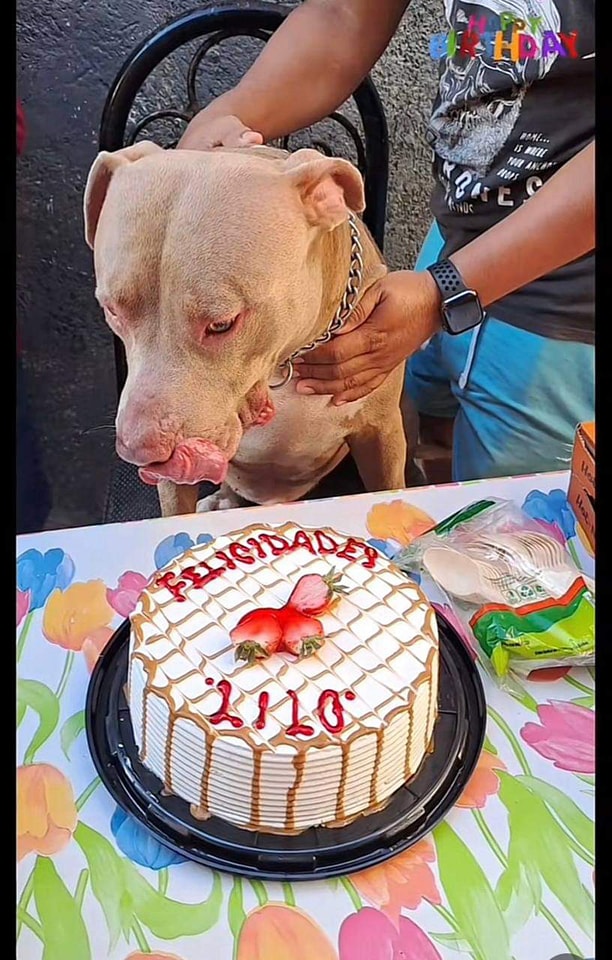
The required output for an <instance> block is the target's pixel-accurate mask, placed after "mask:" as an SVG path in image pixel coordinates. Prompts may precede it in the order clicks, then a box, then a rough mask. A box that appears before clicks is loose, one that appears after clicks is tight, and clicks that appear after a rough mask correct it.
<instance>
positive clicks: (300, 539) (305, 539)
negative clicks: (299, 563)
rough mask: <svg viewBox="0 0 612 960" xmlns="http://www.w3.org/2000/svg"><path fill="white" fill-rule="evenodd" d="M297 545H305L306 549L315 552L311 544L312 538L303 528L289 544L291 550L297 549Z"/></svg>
mask: <svg viewBox="0 0 612 960" xmlns="http://www.w3.org/2000/svg"><path fill="white" fill-rule="evenodd" d="M298 547H305V548H306V550H310V552H311V553H316V550H315V548H314V547H313V545H312V540H311V539H310V537H309V536H308V534H307V533H306V531H305V530H299V531H298V532H297V533H296V535H295V537H294V540H293V543H292V544H291V549H292V550H297V548H298Z"/></svg>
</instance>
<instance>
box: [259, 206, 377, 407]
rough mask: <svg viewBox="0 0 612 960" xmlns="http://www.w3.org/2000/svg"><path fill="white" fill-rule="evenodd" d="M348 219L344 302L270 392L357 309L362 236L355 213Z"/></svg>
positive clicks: (298, 352)
mask: <svg viewBox="0 0 612 960" xmlns="http://www.w3.org/2000/svg"><path fill="white" fill-rule="evenodd" d="M348 219H349V225H350V228H351V266H350V268H349V275H348V281H347V284H346V287H345V289H344V293H343V295H342V300H341V301H340V304H339V306H338V309H337V310H336V312H335V314H334V317H333V320H332V321H331V323H330V325H329V327H328V328H327V330H326V331H325V333H323V334H321V336H320V337H317V339H316V340H313V341H312V343H309V344H307V345H306V346H305V347H301V348H300V349H299V350H295V351H294V352H293V353H292V354H291V356H290V357H288V359H287V360H285V361H284V362H283V363H282V364H281V370H282V369H283V368H284V370H285V373H284V374H283V379H282V380H281V381H280V382H279V383H271V384H270V390H278V389H279V387H284V386H285V384H286V383H289V381H290V380H291V378H292V376H293V361H294V360H295V359H296V358H297V357H299V356H301V355H302V354H303V353H308V351H309V350H314V349H315V348H316V347H320V346H321V344H323V343H328V342H329V341H330V340H331V338H332V337H335V336H336V334H337V333H339V331H340V330H342V328H343V326H344V324H345V323H346V321H347V320H348V318H349V317H350V315H351V314H352V312H353V310H354V309H355V306H356V304H357V300H358V299H359V293H360V291H361V281H362V280H363V256H362V255H363V249H362V246H361V234H360V233H359V222H358V220H357V217H356V216H355V215H354V214H353V213H349V218H348Z"/></svg>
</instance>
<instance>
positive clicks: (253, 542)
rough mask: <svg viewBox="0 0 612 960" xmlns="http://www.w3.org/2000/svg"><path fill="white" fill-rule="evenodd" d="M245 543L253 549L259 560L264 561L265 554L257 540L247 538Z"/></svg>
mask: <svg viewBox="0 0 612 960" xmlns="http://www.w3.org/2000/svg"><path fill="white" fill-rule="evenodd" d="M247 543H248V544H249V546H250V547H253V549H254V550H255V552H256V554H257V556H258V557H259V559H260V560H265V559H266V552H265V550H264V549H263V547H262V545H261V543H260V542H259V540H256V539H255V537H249V539H248V540H247Z"/></svg>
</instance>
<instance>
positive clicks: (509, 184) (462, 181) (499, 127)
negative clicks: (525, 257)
mask: <svg viewBox="0 0 612 960" xmlns="http://www.w3.org/2000/svg"><path fill="white" fill-rule="evenodd" d="M445 6H446V15H447V19H448V21H449V23H450V27H451V32H450V34H449V42H448V47H447V55H446V56H444V57H443V58H442V59H441V61H440V82H439V89H438V94H437V96H436V100H435V103H434V108H433V112H432V116H431V120H430V123H429V127H428V139H429V142H430V143H431V145H432V147H433V150H434V176H435V186H434V191H433V195H432V201H431V209H432V212H433V214H434V216H435V218H436V220H437V221H438V224H439V226H440V229H441V232H442V235H443V237H444V240H445V246H444V250H443V252H442V256H445V257H447V256H449V255H450V254H452V253H454V252H455V251H456V250H458V249H460V248H461V247H463V246H465V245H466V244H467V243H469V241H470V240H472V239H474V237H476V236H478V235H479V234H481V233H483V232H484V231H485V230H487V229H488V228H489V227H491V226H493V224H495V223H497V222H498V221H499V220H501V219H503V218H504V217H506V216H508V214H509V213H512V211H513V210H514V209H516V208H517V207H518V206H520V204H521V203H523V202H524V201H525V200H526V199H528V198H529V197H530V196H532V195H533V194H534V192H535V191H536V190H537V189H538V188H539V187H540V186H542V184H543V183H545V182H546V180H547V179H548V178H549V177H550V176H552V175H553V174H554V173H555V172H556V171H557V170H558V169H559V167H560V166H562V165H563V164H564V163H566V162H567V161H568V160H569V159H570V158H571V157H573V156H574V155H575V154H577V153H578V152H579V151H580V150H582V149H583V147H585V146H586V145H587V144H588V143H589V142H590V141H591V140H592V139H593V138H594V136H595V107H594V73H595V53H594V34H595V26H594V2H593V0H554V2H553V0H509V2H501V0H482V2H478V3H466V2H464V0H445ZM512 16H514V18H515V20H523V22H524V24H525V27H524V28H523V29H522V32H523V33H524V34H527V35H529V36H530V37H532V38H533V39H532V40H531V41H527V40H525V39H523V40H521V39H520V36H518V32H516V31H515V32H514V33H513V30H512V25H511V24H510V18H511V17H512ZM534 18H540V22H539V23H538V22H537V21H536V20H535V19H534ZM530 19H531V23H530V22H529V21H530ZM518 26H519V28H520V24H519V25H518ZM502 27H504V28H505V29H504V32H503V39H504V40H505V41H506V42H507V43H511V42H512V39H513V38H514V41H515V46H514V49H508V48H505V49H502V48H499V47H498V48H497V49H496V43H498V44H499V41H500V39H501V38H500V37H499V36H497V32H498V31H500V30H501V29H502ZM453 31H455V32H454V33H453ZM477 34H478V37H477V36H476V35H477ZM466 35H467V36H466ZM561 35H565V38H566V39H565V40H564V39H563V36H561ZM454 44H455V45H456V49H455V51H454V53H453V45H454ZM519 44H521V45H522V46H519ZM462 46H463V53H462V52H461V49H462ZM527 47H531V48H532V49H533V52H534V53H535V56H534V57H532V58H527V57H526V56H525V50H526V48H527ZM470 49H471V50H472V52H473V53H474V54H475V56H469V55H468V50H470ZM500 52H502V53H503V57H504V59H496V54H498V55H499V54H500ZM563 53H565V55H563ZM451 54H452V56H451ZM543 54H546V55H543ZM570 189H571V187H570ZM544 242H545V241H544ZM594 301H595V263H594V253H590V254H588V255H587V256H584V257H581V258H580V259H579V260H575V261H574V262H573V263H570V264H567V265H566V266H565V267H562V268H560V269H559V270H555V271H554V272H553V273H550V274H548V275H547V276H545V277H541V278H540V279H538V280H535V281H534V282H533V283H530V284H528V285H527V286H525V287H522V288H521V289H520V290H517V291H515V292H514V293H512V294H510V295H509V296H507V297H504V298H503V299H502V300H500V301H498V302H497V303H495V304H491V305H490V306H489V308H488V312H489V313H490V314H491V315H492V316H495V317H497V318H498V319H500V320H504V321H506V322H507V323H510V324H513V325H514V326H517V327H522V328H524V329H527V330H531V331H533V332H534V333H539V334H542V335H543V336H547V337H552V338H555V339H568V340H578V341H583V342H586V343H592V342H593V338H594Z"/></svg>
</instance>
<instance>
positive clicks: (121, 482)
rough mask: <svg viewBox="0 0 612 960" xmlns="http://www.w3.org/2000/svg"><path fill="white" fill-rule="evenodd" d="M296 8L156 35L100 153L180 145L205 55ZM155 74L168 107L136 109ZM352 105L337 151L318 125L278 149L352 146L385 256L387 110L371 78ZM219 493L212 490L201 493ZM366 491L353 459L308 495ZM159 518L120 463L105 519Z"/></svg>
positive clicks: (119, 356)
mask: <svg viewBox="0 0 612 960" xmlns="http://www.w3.org/2000/svg"><path fill="white" fill-rule="evenodd" d="M292 9H294V8H293V7H288V6H284V5H280V4H277V3H266V2H263V0H262V2H259V0H246V2H244V3H236V4H223V5H220V4H210V5H209V6H208V7H205V8H204V9H201V10H194V11H192V12H191V13H187V14H183V15H182V16H180V17H177V18H176V19H175V20H172V21H171V22H170V23H168V24H167V25H166V26H164V27H162V28H161V29H159V30H157V31H156V32H155V33H153V34H151V35H150V36H149V37H147V38H146V39H145V40H143V42H142V43H141V44H140V45H139V46H138V47H136V49H135V50H134V51H133V52H132V53H131V54H130V56H129V57H128V59H127V60H126V61H125V63H124V64H123V66H122V67H121V69H120V71H119V73H118V75H117V77H116V78H115V80H114V82H113V84H112V86H111V89H110V91H109V94H108V97H107V100H106V104H105V107H104V111H103V114H102V123H101V127H100V137H99V143H100V149H101V150H111V151H112V150H119V149H121V148H122V147H125V146H129V145H130V144H132V143H134V142H135V141H136V140H138V139H145V138H146V139H150V140H159V139H160V138H159V137H157V136H155V134H154V133H153V132H152V130H151V128H152V127H153V128H154V127H155V126H156V125H159V124H162V125H168V124H169V125H170V127H171V128H173V132H172V133H171V135H170V136H168V135H166V136H165V137H164V138H163V139H164V141H165V142H164V143H163V145H164V146H166V147H174V146H176V144H177V142H178V140H179V138H180V131H179V132H178V134H177V130H176V127H177V126H179V125H180V127H181V128H182V127H183V126H184V125H185V124H187V123H188V122H189V120H191V119H192V117H194V116H195V114H196V113H197V112H198V111H199V110H200V109H201V108H202V107H203V106H204V105H205V104H203V103H201V102H200V100H199V97H198V91H197V83H198V75H199V69H200V67H201V66H202V64H203V62H204V60H205V58H206V57H207V55H209V54H211V55H215V54H216V53H217V52H218V51H217V48H218V47H219V45H220V44H222V43H223V42H224V41H232V40H233V39H234V38H239V37H240V38H249V37H250V38H254V39H256V40H259V41H262V42H263V43H265V42H266V41H267V40H268V39H269V38H270V36H271V35H272V33H273V32H274V31H275V30H276V29H277V28H278V27H279V26H280V25H281V23H282V22H283V21H284V19H285V17H286V16H287V15H288V14H289V13H290V12H291V10H292ZM199 41H201V42H199ZM194 44H197V45H196V46H195V49H193V51H192V50H190V49H189V48H190V46H194ZM173 57H175V58H177V59H178V63H177V65H176V66H174V65H172V64H171V61H172V58H173ZM177 66H178V68H179V70H185V72H186V103H184V105H182V106H180V107H171V106H168V105H167V104H166V98H167V95H168V85H169V77H170V70H169V68H170V67H173V71H172V72H174V73H176V67H177ZM157 70H160V71H161V77H160V79H159V81H158V83H157V87H156V88H155V89H153V90H152V91H149V94H148V96H149V97H151V96H152V97H153V99H154V100H157V101H161V102H162V103H163V106H161V108H160V109H153V110H148V106H147V104H146V102H145V104H144V109H143V106H142V105H140V104H139V103H138V100H139V96H141V95H143V99H145V101H146V97H147V93H146V87H147V84H148V83H150V81H151V79H152V78H153V77H154V75H155V72H156V71H157ZM172 96H174V92H173V93H172ZM346 106H347V107H348V108H349V109H352V111H353V113H355V110H356V113H357V123H358V124H359V125H360V126H361V131H360V130H359V129H358V127H357V125H356V123H355V122H353V120H352V119H349V117H347V116H346V115H345V114H344V113H339V112H335V113H333V114H331V115H330V117H329V118H327V120H328V121H331V122H332V123H334V124H335V125H336V130H337V131H338V132H337V134H335V135H334V136H333V141H334V147H333V150H332V148H331V147H330V146H329V144H328V143H327V142H326V140H325V139H323V138H322V135H321V132H320V130H321V125H319V124H315V125H313V127H311V128H309V130H308V131H301V132H300V133H298V134H295V135H293V136H290V137H285V138H284V139H282V140H281V141H277V144H278V145H279V146H283V147H285V148H286V149H292V147H293V146H294V144H295V146H305V145H309V146H312V147H316V148H317V149H318V150H320V151H322V152H324V153H326V154H328V155H331V154H332V153H333V154H334V155H335V156H338V155H343V154H345V153H346V150H345V149H343V146H344V145H341V146H340V147H339V146H338V142H337V141H338V135H340V137H341V138H343V139H344V141H348V144H349V147H350V152H351V153H352V154H353V156H351V157H350V159H351V160H353V162H354V163H356V165H357V167H358V168H359V170H360V171H361V174H362V176H363V178H364V182H365V193H366V211H365V215H364V220H365V222H366V224H367V226H368V228H369V229H370V231H371V233H372V235H373V236H374V238H375V240H376V242H377V243H378V246H379V247H380V249H381V250H382V249H383V246H384V233H385V218H386V206H387V183H388V171H389V141H388V131H387V122H386V118H385V112H384V108H383V106H382V103H381V101H380V97H379V96H378V93H377V90H376V87H375V86H374V84H373V82H372V80H371V79H370V78H369V77H368V78H366V79H365V80H364V81H363V82H362V83H361V85H360V86H359V87H358V89H357V90H356V91H355V92H354V94H353V96H352V98H351V100H350V101H348V102H347V105H346ZM145 111H148V112H145ZM134 114H136V116H134ZM322 123H323V125H324V126H327V128H328V130H327V135H329V124H328V123H327V121H323V122H322ZM298 141H301V142H298ZM114 347H115V365H116V379H117V393H118V396H119V395H120V394H121V390H122V388H123V385H124V383H125V379H126V375H127V368H126V361H125V353H124V350H123V345H122V343H121V341H120V340H119V339H118V338H115V343H114ZM203 486H204V485H203ZM214 489H215V488H214V487H211V486H210V485H206V489H203V490H202V492H201V495H205V494H206V493H207V492H211V491H212V490H214ZM362 490H363V487H362V485H361V481H360V480H359V478H358V476H357V473H356V470H355V467H354V464H353V463H352V461H351V459H350V458H347V461H346V462H345V463H344V464H341V465H340V467H339V468H338V469H337V470H336V471H334V472H333V473H332V474H330V476H329V477H327V478H326V479H325V480H324V481H323V483H322V484H321V485H320V486H319V487H317V489H316V490H315V491H312V493H311V494H310V496H311V497H322V496H338V495H340V494H347V493H354V492H361V491H362ZM158 515H159V504H158V502H157V496H156V490H155V488H154V487H147V486H145V485H144V484H142V483H141V482H140V480H139V479H138V475H137V472H136V468H135V467H133V466H131V465H130V464H126V463H124V462H123V461H120V460H118V459H117V462H116V464H115V467H114V469H113V472H112V476H111V482H110V487H109V494H108V498H107V505H106V510H105V520H106V521H107V522H117V521H123V520H139V519H145V518H148V517H154V516H158Z"/></svg>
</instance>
